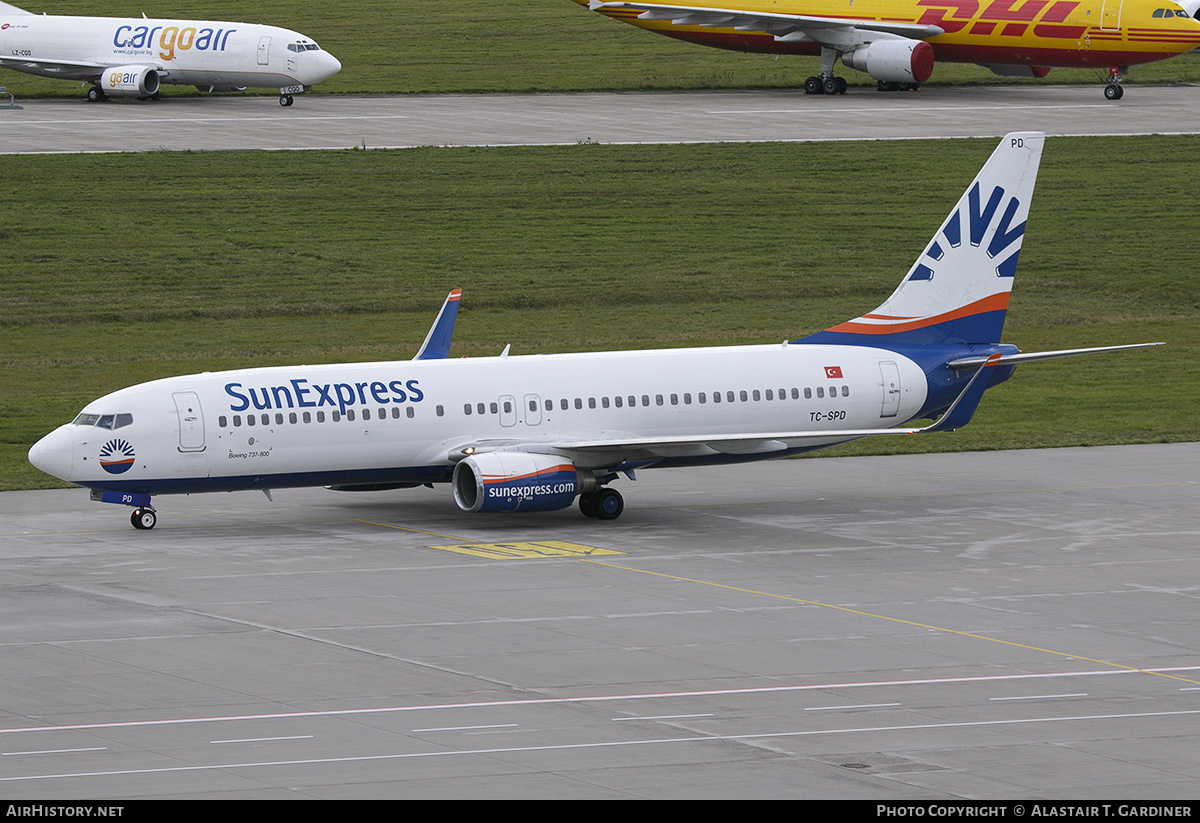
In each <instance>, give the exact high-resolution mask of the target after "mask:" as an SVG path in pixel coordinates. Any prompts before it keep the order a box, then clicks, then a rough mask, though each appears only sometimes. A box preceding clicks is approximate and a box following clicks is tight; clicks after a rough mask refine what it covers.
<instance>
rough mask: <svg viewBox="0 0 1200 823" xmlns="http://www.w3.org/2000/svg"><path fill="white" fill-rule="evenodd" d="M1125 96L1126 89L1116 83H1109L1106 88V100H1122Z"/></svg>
mask: <svg viewBox="0 0 1200 823" xmlns="http://www.w3.org/2000/svg"><path fill="white" fill-rule="evenodd" d="M1124 96H1125V87H1124V86H1120V85H1118V84H1116V83H1109V84H1108V85H1107V86H1105V87H1104V98H1105V99H1106V100H1120V99H1121V98H1122V97H1124Z"/></svg>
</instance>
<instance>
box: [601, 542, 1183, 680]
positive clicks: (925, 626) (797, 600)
mask: <svg viewBox="0 0 1200 823" xmlns="http://www.w3.org/2000/svg"><path fill="white" fill-rule="evenodd" d="M581 559H582V560H583V561H584V562H585V563H594V564H595V565H597V566H605V567H607V568H610V569H620V570H621V571H627V572H637V573H639V574H648V575H651V576H653V577H667V578H670V579H671V580H678V581H680V582H682V583H696V584H698V585H701V586H713V587H714V588H718V589H726V590H728V591H734V592H743V593H745V594H753V595H758V596H759V597H770V598H773V599H775V600H786V601H788V602H789V603H803V604H804V605H806V606H820V607H821V608H823V609H833V610H835V611H839V612H844V613H846V614H857V615H859V616H861V617H871V618H874V619H876V620H887V621H890V622H892V623H902V624H904V625H906V626H916V627H917V628H920V629H931V630H932V631H936V632H945V633H946V634H955V635H958V636H959V637H970V638H974V639H975V640H987V641H990V642H992V643H1001V644H1003V645H1005V646H1015V647H1016V648H1019V649H1028V650H1030V651H1035V652H1042V653H1044V654H1052V655H1055V656H1058V657H1066V658H1070V659H1072V660H1083V661H1086V662H1088V663H1096V664H1098V665H1100V666H1111V667H1112V668H1114V669H1121V670H1124V671H1130V672H1141V673H1143V674H1152V675H1155V676H1157V677H1165V678H1168V679H1170V680H1181V681H1183V682H1184V683H1200V680H1192V679H1189V678H1186V677H1180V676H1178V675H1173V674H1166V673H1164V672H1159V671H1153V670H1150V669H1141V668H1138V667H1137V666H1126V665H1124V664H1122V663H1113V662H1112V661H1111V660H1100V659H1097V658H1095V657H1087V656H1086V655H1082V654H1070V653H1068V652H1059V651H1055V650H1053V649H1043V648H1041V647H1040V646H1031V645H1029V644H1028V643H1016V642H1014V641H1012V640H1001V639H1000V638H998V637H988V636H987V635H985V634H975V633H974V632H964V631H960V630H958V629H948V628H946V627H945V626H933V625H930V624H928V623H918V622H917V621H915V620H905V619H904V618H902V617H889V616H888V615H886V614H875V613H874V612H867V611H863V610H862V609H851V608H849V607H847V606H835V605H833V604H832V603H821V602H820V601H817V600H805V599H804V598H802V597H790V596H788V595H786V594H773V593H771V592H763V591H758V590H757V589H746V588H743V587H741V586H729V585H726V584H724V583H714V582H712V581H710V580H696V579H694V578H691V577H680V576H679V575H677V574H665V573H663V572H652V571H647V570H646V569H636V568H633V567H632V566H618V565H617V564H616V563H602V562H600V561H597V560H589V559H587V558H581Z"/></svg>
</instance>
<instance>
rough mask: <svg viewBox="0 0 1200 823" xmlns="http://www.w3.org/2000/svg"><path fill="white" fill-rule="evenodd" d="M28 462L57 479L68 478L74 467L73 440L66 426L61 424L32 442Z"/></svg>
mask: <svg viewBox="0 0 1200 823" xmlns="http://www.w3.org/2000/svg"><path fill="white" fill-rule="evenodd" d="M29 462H30V463H32V464H33V465H34V467H35V468H37V469H40V470H41V471H44V472H45V473H46V474H49V475H51V476H53V477H57V478H58V479H59V480H70V479H71V471H72V470H73V469H74V467H75V442H74V438H72V437H71V432H70V431H69V430H68V429H67V427H66V426H61V427H59V428H57V429H55V430H54V431H52V432H50V433H49V434H48V435H46V436H45V437H43V438H42V439H41V440H39V441H38V442H36V443H34V444H33V448H31V449H30V450H29Z"/></svg>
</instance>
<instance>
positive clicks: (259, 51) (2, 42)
mask: <svg viewBox="0 0 1200 823" xmlns="http://www.w3.org/2000/svg"><path fill="white" fill-rule="evenodd" d="M0 67H3V68H6V69H13V70H15V71H21V72H25V73H26V74H36V75H38V76H40V77H58V78H62V79H65V80H81V81H84V82H87V83H91V84H92V87H91V88H90V89H88V100H91V101H92V102H99V101H101V100H105V99H107V98H108V97H110V96H125V97H153V96H155V95H156V94H158V90H159V86H160V84H162V83H171V84H179V85H187V86H195V87H196V88H198V89H200V91H204V92H233V91H242V90H244V89H247V88H258V89H265V88H278V89H279V104H280V105H281V106H290V105H292V95H294V94H301V93H303V92H306V91H308V90H309V89H311V88H312V86H313V84H314V83H319V82H321V81H322V80H327V79H328V78H330V77H333V75H335V74H337V73H338V71H340V70H341V68H342V64H341V63H339V62H338V60H337V58H336V57H334V56H333V55H332V54H330V53H329V52H327V51H322V50H321V47H320V46H318V45H317V44H316V43H314V42H313V41H312V40H311V39H309V38H308V37H305V36H304V35H303V34H298V33H296V32H294V31H288V30H287V29H281V28H277V27H275V26H259V25H255V24H253V23H223V22H218V21H212V20H147V19H146V18H145V17H141V18H138V17H130V18H119V17H61V16H55V15H38V14H33V13H31V12H28V11H25V10H24V9H19V8H17V7H16V6H10V5H8V4H7V3H0Z"/></svg>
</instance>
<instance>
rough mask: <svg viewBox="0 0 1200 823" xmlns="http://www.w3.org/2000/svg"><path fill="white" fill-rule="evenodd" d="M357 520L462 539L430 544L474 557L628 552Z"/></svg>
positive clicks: (451, 538)
mask: <svg viewBox="0 0 1200 823" xmlns="http://www.w3.org/2000/svg"><path fill="white" fill-rule="evenodd" d="M358 522H360V523H367V524H369V525H371V526H383V527H384V528H386V529H396V530H398V531H404V532H412V533H413V534H428V535H431V536H433V537H444V538H445V539H447V540H461V541H462V542H461V543H453V544H451V545H442V546H430V547H429V548H431V549H441V550H442V551H447V552H457V553H459V554H469V555H471V556H473V557H482V558H484V559H485V560H527V559H529V558H538V557H577V558H580V559H584V558H588V557H604V556H610V555H619V554H625V552H619V551H614V550H613V549H598V548H596V547H595V546H584V545H582V544H580V543H567V542H565V541H562V540H537V541H524V542H516V543H476V542H474V541H470V540H466V539H464V538H461V537H456V536H455V535H450V534H441V533H439V532H431V531H426V530H424V529H414V528H410V527H408V526H395V525H392V524H390V523H377V522H375V521H374V520H360V521H358Z"/></svg>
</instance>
